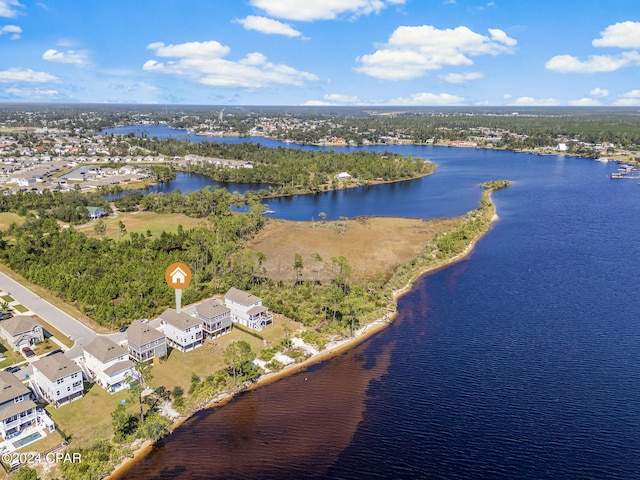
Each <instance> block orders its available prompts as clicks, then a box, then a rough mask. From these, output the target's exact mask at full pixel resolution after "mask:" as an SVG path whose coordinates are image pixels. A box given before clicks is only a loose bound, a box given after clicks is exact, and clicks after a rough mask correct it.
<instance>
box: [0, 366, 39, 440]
mask: <svg viewBox="0 0 640 480" xmlns="http://www.w3.org/2000/svg"><path fill="white" fill-rule="evenodd" d="M37 417H38V414H37V408H36V404H35V403H34V402H33V395H32V393H31V390H29V389H28V388H27V387H26V386H24V385H23V384H22V382H21V381H20V380H18V377H16V376H15V375H14V374H13V373H9V372H2V371H0V434H1V435H2V438H3V439H5V440H6V439H7V438H10V437H12V436H14V435H17V434H19V433H20V432H21V431H22V430H23V429H24V428H27V427H30V426H31V425H35V423H36V421H37Z"/></svg>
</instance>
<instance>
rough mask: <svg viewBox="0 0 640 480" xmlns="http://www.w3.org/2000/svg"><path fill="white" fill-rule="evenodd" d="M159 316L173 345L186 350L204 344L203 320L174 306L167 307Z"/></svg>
mask: <svg viewBox="0 0 640 480" xmlns="http://www.w3.org/2000/svg"><path fill="white" fill-rule="evenodd" d="M159 318H160V325H162V326H163V327H164V334H165V335H166V336H167V341H168V342H169V345H171V346H172V347H174V348H177V349H178V350H181V351H183V352H186V351H188V350H192V349H194V348H196V347H199V346H200V345H202V338H203V334H202V320H200V319H198V318H196V317H192V316H191V315H187V314H186V313H184V312H180V313H178V312H177V311H176V310H175V309H173V308H167V309H166V310H165V311H164V312H163V313H162V315H160V317H159Z"/></svg>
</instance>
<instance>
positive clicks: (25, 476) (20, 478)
mask: <svg viewBox="0 0 640 480" xmlns="http://www.w3.org/2000/svg"><path fill="white" fill-rule="evenodd" d="M12 478H13V479H14V480H38V472H36V471H35V470H34V469H33V468H29V467H20V468H19V469H18V471H17V472H16V474H15V475H14V476H13V477H12Z"/></svg>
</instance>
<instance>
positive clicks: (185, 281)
mask: <svg viewBox="0 0 640 480" xmlns="http://www.w3.org/2000/svg"><path fill="white" fill-rule="evenodd" d="M164 278H165V280H166V281H167V283H168V284H169V286H170V287H171V288H175V289H176V290H177V289H182V288H185V287H186V286H187V285H189V283H190V282H191V270H189V267H187V266H186V265H185V264H184V263H180V262H176V263H172V264H171V265H169V267H168V268H167V271H166V272H165V273H164Z"/></svg>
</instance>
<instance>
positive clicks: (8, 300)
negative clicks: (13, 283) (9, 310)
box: [0, 295, 13, 303]
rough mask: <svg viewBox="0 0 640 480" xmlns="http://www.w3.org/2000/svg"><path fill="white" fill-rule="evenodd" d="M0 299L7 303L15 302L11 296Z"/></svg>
mask: <svg viewBox="0 0 640 480" xmlns="http://www.w3.org/2000/svg"><path fill="white" fill-rule="evenodd" d="M0 298H1V299H2V300H4V301H5V302H7V303H9V302H13V297H12V296H11V295H2V296H1V297H0Z"/></svg>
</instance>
